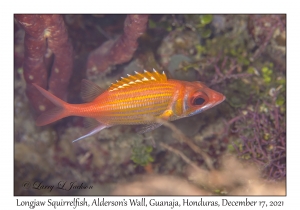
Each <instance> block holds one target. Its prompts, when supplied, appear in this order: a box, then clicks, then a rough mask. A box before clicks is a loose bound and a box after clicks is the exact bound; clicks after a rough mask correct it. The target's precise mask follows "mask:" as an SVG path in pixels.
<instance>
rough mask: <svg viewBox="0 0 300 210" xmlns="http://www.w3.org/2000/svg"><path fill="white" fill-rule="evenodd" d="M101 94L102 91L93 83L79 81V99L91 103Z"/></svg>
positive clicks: (84, 80)
mask: <svg viewBox="0 0 300 210" xmlns="http://www.w3.org/2000/svg"><path fill="white" fill-rule="evenodd" d="M102 92H103V89H102V88H100V87H99V86H98V85H96V84H95V83H93V82H91V81H89V80H86V79H83V80H82V81H81V93H80V95H81V98H82V100H84V101H85V102H91V101H93V100H94V99H95V98H97V97H98V96H99V95H100V94H101V93H102Z"/></svg>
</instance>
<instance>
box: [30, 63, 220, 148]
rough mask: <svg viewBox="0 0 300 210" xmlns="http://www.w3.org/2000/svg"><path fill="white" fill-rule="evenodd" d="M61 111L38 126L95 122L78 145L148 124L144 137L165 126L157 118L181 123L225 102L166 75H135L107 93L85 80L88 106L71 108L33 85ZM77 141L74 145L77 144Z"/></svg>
mask: <svg viewBox="0 0 300 210" xmlns="http://www.w3.org/2000/svg"><path fill="white" fill-rule="evenodd" d="M33 85H34V86H35V87H36V88H37V89H38V90H39V91H40V92H41V93H42V94H43V95H44V96H45V97H46V98H48V99H49V100H50V101H51V102H52V103H54V104H55V105H56V106H57V107H55V108H54V109H52V110H49V111H46V112H45V113H42V114H41V115H40V116H39V117H38V118H37V120H36V125H38V126H43V125H47V124H49V123H52V122H54V121H57V120H59V119H61V118H64V117H68V116H81V117H89V118H94V119H95V121H96V122H97V123H96V124H94V125H93V126H91V127H90V129H89V130H88V132H87V133H86V134H85V135H83V136H81V137H80V138H78V139H76V140H74V141H78V140H81V139H83V138H86V137H88V136H91V135H93V134H95V133H97V132H99V131H101V130H102V129H104V128H108V127H111V126H114V125H137V124H144V126H143V127H142V129H141V130H140V133H144V132H148V131H151V130H154V129H156V128H158V127H159V126H161V124H160V123H157V120H155V118H160V119H163V120H169V121H173V120H177V119H180V118H184V117H189V116H192V115H195V114H199V113H201V112H203V111H205V110H207V109H210V108H212V107H214V106H216V105H217V104H219V103H221V102H222V101H224V100H225V96H224V95H222V94H221V93H218V92H216V91H214V90H212V89H210V88H208V87H207V86H205V85H204V84H203V83H202V82H198V81H196V82H187V81H179V80H172V79H167V77H166V75H165V73H164V72H163V73H159V72H157V71H155V70H154V69H153V72H148V71H144V73H138V72H135V75H134V76H131V75H128V77H126V78H123V77H122V79H121V80H120V81H117V82H116V83H114V84H112V85H111V86H110V87H109V88H108V89H107V90H106V91H104V92H103V91H102V89H101V88H100V87H99V86H97V85H96V84H94V83H92V82H91V81H88V80H85V79H84V80H82V84H81V86H82V87H81V88H82V90H81V96H82V98H83V100H84V101H86V102H87V103H84V104H69V103H67V102H64V101H63V100H61V99H59V98H57V97H56V96H54V95H53V94H52V93H50V92H48V91H47V90H44V89H43V88H41V87H40V86H38V85H36V84H33ZM74 141H73V142H74Z"/></svg>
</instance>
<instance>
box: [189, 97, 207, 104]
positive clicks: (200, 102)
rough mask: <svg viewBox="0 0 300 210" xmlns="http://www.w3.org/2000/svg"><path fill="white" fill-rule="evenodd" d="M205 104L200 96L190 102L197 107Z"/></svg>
mask: <svg viewBox="0 0 300 210" xmlns="http://www.w3.org/2000/svg"><path fill="white" fill-rule="evenodd" d="M204 103H205V99H204V98H203V97H201V96H199V97H196V98H194V100H193V101H192V104H193V105H196V106H199V105H202V104H204Z"/></svg>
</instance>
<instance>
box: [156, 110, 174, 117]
mask: <svg viewBox="0 0 300 210" xmlns="http://www.w3.org/2000/svg"><path fill="white" fill-rule="evenodd" d="M173 115H174V112H173V111H172V110H170V109H168V110H166V111H164V113H162V114H161V115H160V116H159V118H160V119H163V120H169V119H170V117H172V116H173Z"/></svg>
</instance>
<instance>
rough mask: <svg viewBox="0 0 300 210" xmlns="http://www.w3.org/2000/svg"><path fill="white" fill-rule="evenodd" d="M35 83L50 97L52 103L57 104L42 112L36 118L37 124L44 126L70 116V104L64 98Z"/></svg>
mask: <svg viewBox="0 0 300 210" xmlns="http://www.w3.org/2000/svg"><path fill="white" fill-rule="evenodd" d="M33 85H34V86H35V87H36V88H37V89H38V90H39V91H40V92H41V93H42V94H43V95H44V96H45V97H46V98H48V99H49V100H50V101H51V102H52V103H54V104H55V105H56V107H55V108H53V109H51V110H49V111H46V112H44V113H42V114H41V115H40V116H39V117H38V118H37V120H36V122H35V123H36V125H37V126H43V125H47V124H50V123H52V122H55V121H57V120H60V119H61V118H64V117H68V116H69V115H70V114H69V112H68V110H67V106H68V105H70V104H68V103H66V102H64V101H63V100H61V99H59V98H57V97H56V96H55V95H53V94H52V93H50V92H49V91H47V90H45V89H43V88H41V87H40V86H38V85H37V84H34V83H33Z"/></svg>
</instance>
